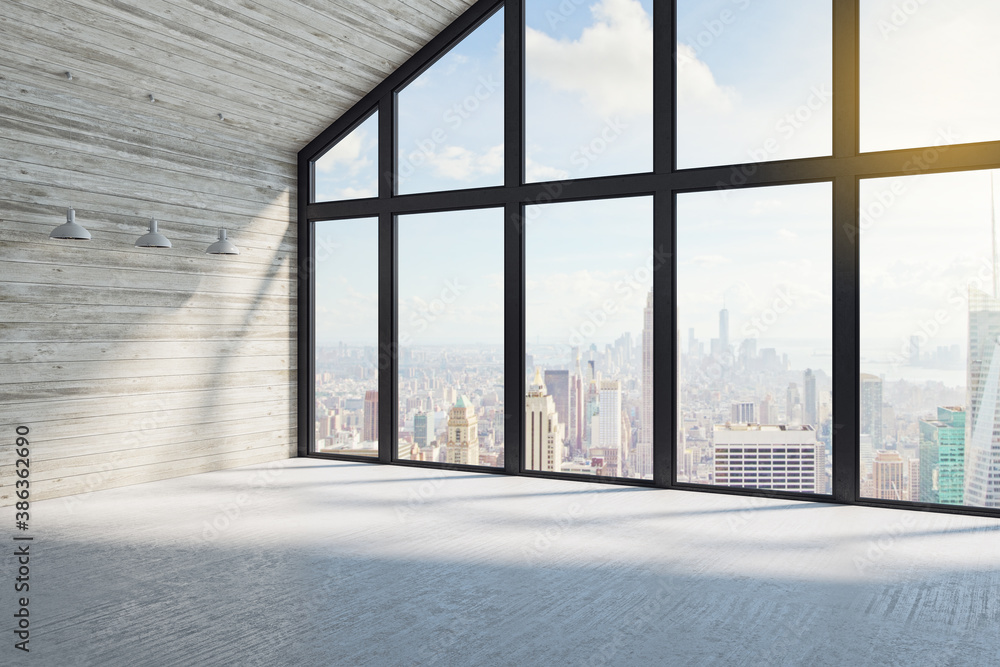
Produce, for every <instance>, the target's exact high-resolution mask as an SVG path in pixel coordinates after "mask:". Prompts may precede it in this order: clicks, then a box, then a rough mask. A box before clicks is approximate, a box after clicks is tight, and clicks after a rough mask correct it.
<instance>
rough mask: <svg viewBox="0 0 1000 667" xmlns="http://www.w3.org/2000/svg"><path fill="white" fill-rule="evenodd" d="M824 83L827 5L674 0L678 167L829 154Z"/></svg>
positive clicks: (829, 107)
mask: <svg viewBox="0 0 1000 667" xmlns="http://www.w3.org/2000/svg"><path fill="white" fill-rule="evenodd" d="M832 86H833V31H832V14H831V3H830V0H770V1H769V2H751V1H750V0H724V1H723V0H712V1H710V2H705V1H704V0H678V2H677V166H678V167H680V168H687V167H701V166H708V165H718V164H730V163H744V162H747V163H751V162H767V161H770V160H784V159H788V158H800V157H815V156H819V155H829V154H830V152H831V150H832V145H833V121H832V119H833V102H832V95H833V87H832ZM742 176H743V175H742V174H735V173H734V175H733V178H734V179H736V180H737V181H738V180H739V178H741V177H742ZM733 185H739V183H738V182H735V181H734V183H733Z"/></svg>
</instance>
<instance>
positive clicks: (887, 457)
mask: <svg viewBox="0 0 1000 667" xmlns="http://www.w3.org/2000/svg"><path fill="white" fill-rule="evenodd" d="M905 466H906V462H905V461H903V457H902V456H901V455H900V454H899V452H878V453H877V454H875V462H874V463H873V464H872V485H873V487H874V497H875V498H881V499H882V500H905V499H906V498H905V497H904V495H903V494H904V489H905V488H906V486H905V484H904V482H903V470H904V468H905Z"/></svg>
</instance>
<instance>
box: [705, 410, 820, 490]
mask: <svg viewBox="0 0 1000 667" xmlns="http://www.w3.org/2000/svg"><path fill="white" fill-rule="evenodd" d="M712 435H713V444H714V466H715V475H714V480H715V483H716V484H718V485H720V486H738V487H743V488H750V489H773V490H779V491H803V492H806V493H826V482H825V479H824V480H823V487H822V488H820V487H819V483H818V481H817V475H816V471H817V465H816V464H817V457H816V448H817V447H822V446H823V445H822V444H820V443H818V442H816V432H815V431H814V430H813V428H812V427H811V426H808V425H804V426H785V425H780V426H771V425H767V426H765V425H760V424H750V425H747V424H724V425H719V424H717V425H715V426H714V427H713V433H712Z"/></svg>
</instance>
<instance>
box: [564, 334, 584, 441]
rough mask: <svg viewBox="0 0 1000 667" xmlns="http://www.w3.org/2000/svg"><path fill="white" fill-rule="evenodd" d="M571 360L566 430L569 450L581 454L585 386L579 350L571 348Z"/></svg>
mask: <svg viewBox="0 0 1000 667" xmlns="http://www.w3.org/2000/svg"><path fill="white" fill-rule="evenodd" d="M573 359H574V363H575V366H574V367H573V374H572V375H571V376H570V378H569V424H568V428H567V430H568V431H569V433H568V437H569V444H570V450H571V451H572V452H573V453H574V454H582V453H583V434H584V427H583V419H584V412H583V404H584V396H583V388H584V386H585V384H584V380H583V369H582V368H581V367H580V348H577V347H574V348H573Z"/></svg>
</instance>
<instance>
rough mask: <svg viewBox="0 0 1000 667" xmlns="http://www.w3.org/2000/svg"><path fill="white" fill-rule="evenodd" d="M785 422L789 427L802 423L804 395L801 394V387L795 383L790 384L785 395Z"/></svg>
mask: <svg viewBox="0 0 1000 667" xmlns="http://www.w3.org/2000/svg"><path fill="white" fill-rule="evenodd" d="M785 421H786V423H787V424H789V425H797V424H801V423H802V394H801V393H800V392H799V385H797V384H795V383H794V382H789V383H788V391H787V392H786V394H785Z"/></svg>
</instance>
